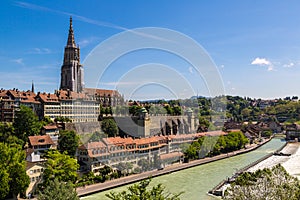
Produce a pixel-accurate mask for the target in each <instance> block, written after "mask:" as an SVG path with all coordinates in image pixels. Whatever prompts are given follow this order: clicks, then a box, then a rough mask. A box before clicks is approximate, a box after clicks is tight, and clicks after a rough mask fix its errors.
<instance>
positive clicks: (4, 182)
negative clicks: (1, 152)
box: [0, 166, 9, 199]
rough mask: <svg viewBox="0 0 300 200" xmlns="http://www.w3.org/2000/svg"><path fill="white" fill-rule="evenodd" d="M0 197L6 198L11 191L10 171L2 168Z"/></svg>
mask: <svg viewBox="0 0 300 200" xmlns="http://www.w3.org/2000/svg"><path fill="white" fill-rule="evenodd" d="M0 180H1V181H0V199H5V197H6V196H7V195H8V193H9V173H7V171H6V169H4V168H3V166H2V168H0Z"/></svg>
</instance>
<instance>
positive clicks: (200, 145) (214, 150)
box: [182, 131, 248, 159]
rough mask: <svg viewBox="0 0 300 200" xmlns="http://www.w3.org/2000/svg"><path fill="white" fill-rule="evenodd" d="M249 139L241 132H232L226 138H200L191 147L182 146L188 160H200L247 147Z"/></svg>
mask: <svg viewBox="0 0 300 200" xmlns="http://www.w3.org/2000/svg"><path fill="white" fill-rule="evenodd" d="M247 143H248V139H247V138H246V137H245V136H244V134H243V133H242V132H240V131H238V132H231V133H229V134H228V135H225V136H223V135H222V136H216V137H211V136H205V137H200V138H199V139H198V141H194V142H193V143H192V144H191V145H189V146H186V145H185V146H184V147H183V146H182V147H183V152H184V154H185V157H186V158H187V159H198V158H204V157H206V156H213V155H218V154H220V153H227V152H231V151H235V150H239V149H241V148H243V147H245V144H247Z"/></svg>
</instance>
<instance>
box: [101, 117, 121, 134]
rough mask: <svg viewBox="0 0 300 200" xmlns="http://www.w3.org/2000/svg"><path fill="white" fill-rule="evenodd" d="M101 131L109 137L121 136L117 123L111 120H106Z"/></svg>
mask: <svg viewBox="0 0 300 200" xmlns="http://www.w3.org/2000/svg"><path fill="white" fill-rule="evenodd" d="M101 129H102V131H103V132H104V133H106V134H107V135H108V136H109V137H116V136H117V135H118V134H119V130H118V126H117V123H116V122H115V121H114V120H113V119H110V118H107V119H104V120H103V121H102V123H101Z"/></svg>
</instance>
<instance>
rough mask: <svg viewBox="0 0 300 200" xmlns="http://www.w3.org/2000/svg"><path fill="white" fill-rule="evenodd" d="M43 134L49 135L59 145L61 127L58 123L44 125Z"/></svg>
mask: <svg viewBox="0 0 300 200" xmlns="http://www.w3.org/2000/svg"><path fill="white" fill-rule="evenodd" d="M42 134H43V135H49V136H50V138H51V140H52V141H53V142H54V144H55V145H57V141H58V136H59V128H58V127H57V125H56V124H48V125H46V126H43V127H42Z"/></svg>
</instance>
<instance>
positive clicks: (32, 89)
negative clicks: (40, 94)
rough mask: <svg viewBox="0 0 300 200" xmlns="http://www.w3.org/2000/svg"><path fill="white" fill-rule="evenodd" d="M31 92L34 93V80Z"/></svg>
mask: <svg viewBox="0 0 300 200" xmlns="http://www.w3.org/2000/svg"><path fill="white" fill-rule="evenodd" d="M31 92H33V93H34V84H33V80H32V84H31Z"/></svg>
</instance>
